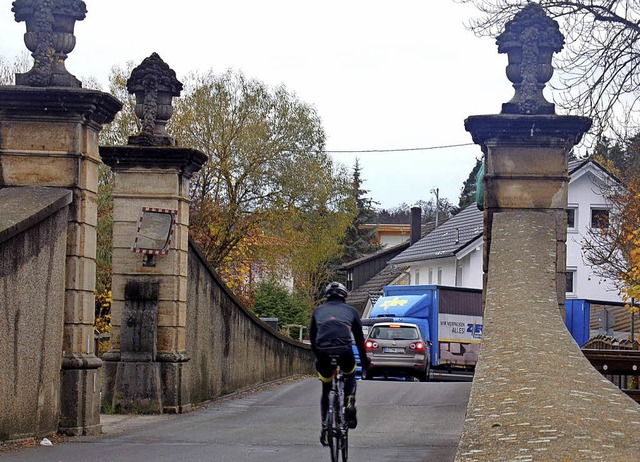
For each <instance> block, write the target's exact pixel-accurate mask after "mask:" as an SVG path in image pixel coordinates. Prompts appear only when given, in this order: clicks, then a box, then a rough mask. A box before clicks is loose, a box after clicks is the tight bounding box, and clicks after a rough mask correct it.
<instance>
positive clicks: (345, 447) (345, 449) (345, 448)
mask: <svg viewBox="0 0 640 462" xmlns="http://www.w3.org/2000/svg"><path fill="white" fill-rule="evenodd" d="M343 428H344V430H343V431H342V442H341V444H340V446H341V447H340V450H341V452H342V460H343V461H344V462H347V458H348V457H349V428H348V427H347V426H344V427H343Z"/></svg>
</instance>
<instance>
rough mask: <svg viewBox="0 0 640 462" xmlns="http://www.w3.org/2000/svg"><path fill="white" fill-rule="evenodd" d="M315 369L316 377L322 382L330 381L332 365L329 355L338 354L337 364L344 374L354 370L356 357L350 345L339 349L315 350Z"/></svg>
mask: <svg viewBox="0 0 640 462" xmlns="http://www.w3.org/2000/svg"><path fill="white" fill-rule="evenodd" d="M316 355H317V360H316V370H317V371H318V377H320V380H322V381H323V382H327V383H328V382H331V380H333V371H334V369H335V368H334V367H332V366H331V356H338V365H339V366H340V369H342V372H343V373H344V374H345V375H351V374H353V373H354V372H355V371H356V358H355V357H354V356H353V350H352V349H351V345H349V347H348V349H341V350H340V351H323V350H316Z"/></svg>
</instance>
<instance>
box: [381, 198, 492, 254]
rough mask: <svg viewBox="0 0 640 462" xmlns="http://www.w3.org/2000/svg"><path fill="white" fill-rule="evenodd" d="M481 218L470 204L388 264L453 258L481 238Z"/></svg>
mask: <svg viewBox="0 0 640 462" xmlns="http://www.w3.org/2000/svg"><path fill="white" fill-rule="evenodd" d="M483 217H484V214H483V212H482V211H481V210H478V207H477V206H476V204H475V203H474V204H471V205H470V206H468V207H467V208H465V209H463V210H462V211H461V212H460V213H458V214H457V215H455V216H453V217H451V218H450V219H449V220H448V221H447V222H445V223H444V224H442V225H440V226H438V227H437V228H436V229H434V230H433V231H431V232H430V233H429V234H427V235H426V236H425V237H423V238H422V239H420V240H419V241H418V242H416V243H415V244H414V245H412V246H411V247H409V248H408V249H407V250H405V251H404V252H402V253H401V254H399V255H398V256H396V257H395V258H393V259H391V261H390V262H389V263H390V264H392V265H397V264H402V263H408V262H414V261H422V260H431V259H434V258H444V257H450V256H453V255H455V253H456V252H457V251H458V250H460V249H461V248H462V247H464V246H466V245H467V244H468V243H469V242H471V241H473V240H475V239H477V238H478V237H480V236H482V230H483Z"/></svg>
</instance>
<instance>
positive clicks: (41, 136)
mask: <svg viewBox="0 0 640 462" xmlns="http://www.w3.org/2000/svg"><path fill="white" fill-rule="evenodd" d="M120 107H121V105H120V103H119V102H118V101H117V100H116V99H115V98H113V97H112V96H110V95H108V94H105V93H101V92H98V91H92V90H82V89H69V88H31V87H24V86H15V87H14V86H6V87H0V187H4V186H27V185H39V186H50V187H59V188H64V189H69V190H71V191H73V202H72V203H71V205H70V213H69V225H68V235H67V258H66V288H65V310H64V313H60V317H59V319H60V320H62V319H64V340H63V351H62V352H61V354H62V356H63V359H62V377H61V379H62V384H61V390H62V394H61V397H60V399H61V416H60V431H62V432H63V433H68V434H72V435H80V434H96V433H99V431H100V399H99V393H100V382H99V377H98V368H99V367H100V365H101V361H100V360H99V359H98V358H97V357H96V356H95V354H94V353H95V352H94V351H93V321H94V310H95V301H94V290H95V272H96V263H95V258H96V229H95V228H96V219H97V218H96V216H97V208H96V207H97V192H98V165H99V164H100V163H101V162H100V156H99V155H98V133H99V131H100V129H101V127H102V124H105V123H108V122H110V121H111V120H112V119H113V117H114V115H115V114H116V113H117V111H118V110H119V109H120Z"/></svg>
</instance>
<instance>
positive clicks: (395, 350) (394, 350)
mask: <svg viewBox="0 0 640 462" xmlns="http://www.w3.org/2000/svg"><path fill="white" fill-rule="evenodd" d="M382 352H383V353H404V348H392V347H388V348H383V349H382Z"/></svg>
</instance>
